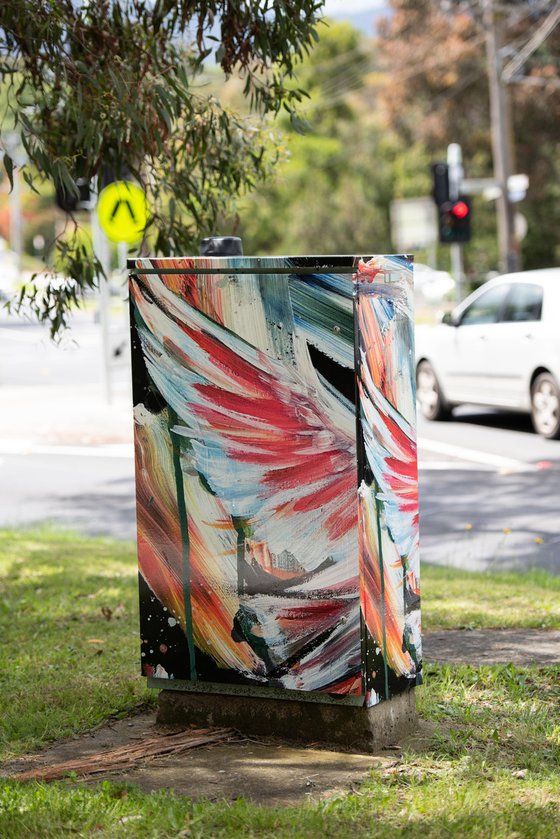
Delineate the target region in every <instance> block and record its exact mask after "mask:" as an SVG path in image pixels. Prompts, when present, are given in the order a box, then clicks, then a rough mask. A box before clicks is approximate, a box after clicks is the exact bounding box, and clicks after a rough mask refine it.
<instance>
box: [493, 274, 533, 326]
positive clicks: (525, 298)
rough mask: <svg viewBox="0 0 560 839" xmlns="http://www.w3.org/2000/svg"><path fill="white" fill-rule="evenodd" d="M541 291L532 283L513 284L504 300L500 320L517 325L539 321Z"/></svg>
mask: <svg viewBox="0 0 560 839" xmlns="http://www.w3.org/2000/svg"><path fill="white" fill-rule="evenodd" d="M542 300H543V290H542V287H541V286H540V285H534V283H514V284H513V285H512V287H511V290H510V293H509V295H508V298H507V300H506V305H505V308H504V313H503V315H502V320H505V321H515V322H516V323H519V322H521V321H527V320H540V319H541V312H542Z"/></svg>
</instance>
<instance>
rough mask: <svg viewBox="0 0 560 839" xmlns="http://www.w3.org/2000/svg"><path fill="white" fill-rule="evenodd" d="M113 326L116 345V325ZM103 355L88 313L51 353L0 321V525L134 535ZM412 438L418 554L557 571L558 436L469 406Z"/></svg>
mask: <svg viewBox="0 0 560 839" xmlns="http://www.w3.org/2000/svg"><path fill="white" fill-rule="evenodd" d="M112 334H113V335H114V336H115V345H117V344H118V340H120V337H121V336H122V324H121V323H120V321H119V322H118V323H117V327H116V328H115V329H113V330H112ZM99 355H100V335H99V327H98V325H97V324H95V323H94V321H93V318H92V317H91V315H89V316H86V315H84V316H82V317H81V318H79V319H78V321H77V324H76V329H75V331H74V335H73V338H72V339H69V342H66V343H65V344H64V345H63V347H62V348H61V349H58V350H57V349H55V348H54V347H52V346H51V345H50V344H49V343H48V340H47V339H46V334H45V330H42V329H41V328H40V327H37V326H32V325H27V326H21V325H14V324H13V322H11V321H10V322H8V323H6V322H5V321H4V322H2V321H1V320H0V359H1V360H2V361H1V366H0V400H1V402H0V405H1V411H0V470H1V475H2V481H1V483H0V526H11V525H15V526H20V525H22V524H35V523H38V522H44V521H46V520H49V521H51V522H53V523H56V524H61V525H66V526H71V527H74V528H77V529H79V530H80V531H82V532H84V533H91V534H103V535H108V536H112V537H116V538H126V539H133V538H134V537H135V517H134V475H133V462H132V443H131V413H130V401H129V394H128V391H127V387H128V380H129V371H128V368H127V364H126V360H127V358H126V354H125V356H124V357H123V356H122V355H121V356H120V357H119V359H120V360H119V364H117V365H116V366H115V368H114V370H113V371H112V381H113V388H114V392H115V398H114V401H113V404H112V405H110V406H108V405H104V403H103V389H102V387H101V364H100V362H99ZM418 435H419V459H420V536H421V556H422V559H423V561H425V562H432V563H438V564H446V565H455V566H458V567H462V568H469V569H473V570H476V569H484V568H491V567H494V568H500V569H503V568H532V567H540V568H547V569H550V570H553V571H555V572H556V573H560V526H559V525H560V515H559V512H560V500H559V499H560V441H547V440H543V439H541V438H539V437H538V436H537V435H536V434H534V433H533V431H532V429H531V426H530V422H529V420H528V419H526V418H524V417H521V416H518V415H511V414H508V415H504V414H498V413H496V412H492V411H484V410H481V409H476V408H472V409H469V408H463V409H461V410H460V411H459V412H457V416H456V418H455V420H454V421H452V422H447V423H428V422H425V421H424V420H422V419H421V418H420V419H419V423H418Z"/></svg>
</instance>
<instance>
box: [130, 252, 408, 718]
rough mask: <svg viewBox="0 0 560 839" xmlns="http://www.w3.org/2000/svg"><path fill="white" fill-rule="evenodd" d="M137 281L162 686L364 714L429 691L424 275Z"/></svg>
mask: <svg viewBox="0 0 560 839" xmlns="http://www.w3.org/2000/svg"><path fill="white" fill-rule="evenodd" d="M129 267H130V269H131V271H130V298H131V308H132V318H131V321H132V362H133V382H134V387H133V395H134V418H135V452H136V492H137V520H138V559H139V570H140V603H141V635H142V645H141V650H142V652H141V655H142V672H143V674H144V675H145V676H147V677H148V678H149V684H150V685H152V686H154V687H165V688H177V689H181V690H189V689H196V690H198V691H200V690H201V689H204V691H206V692H208V693H212V692H215V693H221V692H225V693H227V692H228V691H231V690H232V686H236V687H239V686H240V685H242V686H245V687H246V688H249V689H254V691H255V693H257V694H258V695H260V696H263V695H265V696H266V695H270V696H271V697H275V698H282V697H283V696H286V697H288V696H293V695H294V693H293V692H297V695H298V697H299V698H302V699H306V698H308V699H313V700H314V701H318V699H320V700H323V701H327V702H336V703H340V702H344V701H347V702H351V704H353V705H362V706H365V707H371V706H373V705H375V704H377V703H378V702H379V701H380V700H383V699H387V698H390V697H391V696H394V695H396V694H398V693H401V692H403V691H405V690H407V689H408V688H409V687H411V686H413V685H415V684H418V683H419V681H420V680H421V639H420V594H419V557H418V501H417V498H418V495H417V461H416V438H415V393H414V352H413V320H412V311H411V305H412V265H411V263H410V261H409V260H408V259H407V258H406V257H403V256H373V257H364V258H354V257H351V256H350V257H348V256H334V257H326V256H325V257H323V256H322V257H311V256H309V257H266V258H257V257H211V258H208V257H197V258H182V259H137V260H133V261H131V262H130V263H129Z"/></svg>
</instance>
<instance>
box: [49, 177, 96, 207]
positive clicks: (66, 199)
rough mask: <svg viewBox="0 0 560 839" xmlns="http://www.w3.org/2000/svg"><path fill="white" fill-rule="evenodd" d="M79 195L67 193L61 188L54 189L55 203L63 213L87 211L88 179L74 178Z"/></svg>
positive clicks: (88, 203)
mask: <svg viewBox="0 0 560 839" xmlns="http://www.w3.org/2000/svg"><path fill="white" fill-rule="evenodd" d="M76 186H77V187H78V193H79V195H75V194H74V193H73V192H67V191H66V190H65V189H64V187H63V186H60V187H57V188H56V203H57V205H58V206H59V207H60V209H61V210H64V212H65V213H75V212H76V210H89V209H90V202H91V190H90V181H89V179H88V178H76Z"/></svg>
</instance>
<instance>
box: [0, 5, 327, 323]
mask: <svg viewBox="0 0 560 839" xmlns="http://www.w3.org/2000/svg"><path fill="white" fill-rule="evenodd" d="M321 6H322V2H321V1H320V0H319V1H318V0H283V2H280V0H252V2H247V0H83V2H76V0H57V2H56V3H53V2H50V0H12V2H11V3H8V4H2V11H1V12H0V71H1V73H2V76H3V78H5V79H8V80H9V82H10V84H11V91H10V95H9V96H8V97H7V102H8V106H7V111H8V113H7V114H4V116H5V117H6V118H7V119H9V120H12V121H13V127H15V129H16V130H17V131H18V132H19V133H20V135H21V142H22V144H23V147H24V149H25V152H26V155H27V160H28V162H27V164H25V165H24V166H23V167H22V168H23V170H24V171H23V175H24V177H25V179H26V181H27V182H28V183H29V185H30V186H32V187H33V186H34V185H35V184H36V183H37V182H38V181H40V180H41V179H48V180H49V181H51V182H52V183H53V185H54V186H55V187H56V188H59V189H63V190H65V191H66V192H67V193H69V194H74V195H75V194H77V185H76V181H77V180H78V179H79V178H87V179H94V178H97V179H98V182H99V183H101V181H102V178H103V176H104V173H106V172H107V170H110V171H111V172H112V174H113V175H116V176H117V177H120V176H124V175H132V176H133V177H134V178H135V179H136V180H137V181H138V182H139V183H140V184H141V185H142V186H143V188H144V189H145V190H146V192H147V194H148V200H149V205H150V208H151V216H150V221H149V224H148V227H147V230H146V237H147V240H148V241H149V247H150V251H151V252H156V253H159V254H164V255H168V254H172V253H176V252H185V253H189V252H191V253H192V252H196V249H197V247H198V241H199V239H200V237H201V236H203V235H208V234H209V233H211V232H212V231H213V227H214V224H215V221H216V218H217V217H218V215H219V214H220V213H223V212H224V211H227V208H228V206H229V205H230V203H231V201H232V199H234V198H235V197H236V196H238V195H239V194H242V193H243V192H244V191H246V190H249V189H251V188H252V187H253V186H254V185H255V183H256V182H257V180H259V179H261V178H262V177H263V176H265V175H266V173H267V171H268V167H270V165H271V160H273V159H274V154H275V149H274V148H270V146H271V141H270V137H269V133H268V132H267V131H264V130H263V127H262V125H261V123H260V122H259V121H258V120H257V119H256V118H255V117H253V118H250V117H247V116H240V115H238V114H236V113H235V112H233V111H231V110H230V109H228V108H226V107H223V106H222V105H221V104H220V102H219V100H218V98H217V97H214V96H210V95H208V94H207V93H206V92H205V90H204V88H203V87H202V86H201V85H200V84H199V82H198V78H199V74H200V71H201V68H202V66H203V63H204V62H205V61H209V60H216V61H217V62H218V63H219V64H220V65H221V68H222V70H223V72H224V74H225V76H226V77H227V76H228V75H230V74H232V73H239V74H240V75H241V77H242V79H243V83H244V95H245V97H246V98H247V99H248V101H249V103H250V105H251V108H252V109H253V111H255V112H259V113H260V114H261V115H264V114H267V113H278V111H280V110H281V109H285V110H286V112H287V113H288V114H290V116H291V117H292V118H294V119H297V117H296V116H295V108H296V107H297V105H298V103H300V102H301V100H302V96H303V95H304V94H303V91H302V90H301V89H300V88H299V87H298V86H297V85H294V83H293V82H292V81H291V80H292V77H293V72H294V69H295V66H296V64H297V63H298V61H299V60H300V59H301V58H302V56H303V55H304V54H305V53H306V52H307V51H308V50H309V49H310V47H311V46H312V45H313V44H314V43H315V41H316V39H317V33H316V23H317V20H318V17H319V14H320V8H321ZM213 54H214V56H215V58H213ZM269 152H272V154H270V153H269ZM13 165H14V164H13V160H12V158H11V156H10V154H9V153H8V152H5V154H4V166H5V170H6V173H7V175H8V177H10V178H11V177H13ZM58 247H59V250H60V251H61V256H62V257H63V258H64V260H65V264H66V265H68V266H70V278H71V281H70V282H66V283H64V284H62V285H61V284H60V282H56V283H51V284H50V285H48V286H47V288H46V289H42V290H41V291H40V292H39V291H38V290H37V288H36V287H34V286H33V285H31V286H30V287H29V288H27V289H24V291H23V292H22V296H21V298H20V299H21V300H26V301H27V302H28V303H30V304H31V306H32V308H33V310H34V311H35V313H36V314H37V315H38V316H39V318H41V319H43V320H47V321H49V322H50V323H51V325H52V328H53V331H56V330H57V329H58V328H59V327H60V326H62V325H64V323H65V320H66V314H67V311H68V308H69V306H71V305H72V304H73V303H74V302H75V301H76V300H77V298H78V297H79V295H80V294H81V292H82V291H83V290H84V289H86V288H88V287H92V286H94V285H95V283H96V277H97V276H98V274H99V270H100V266H99V264H98V263H97V262H96V260H95V259H94V258H93V257H92V256H91V253H90V251H89V249H87V248H84V247H83V242H82V243H80V237H79V236H78V237H69V238H68V237H66V239H64V240H61V241H59V243H58Z"/></svg>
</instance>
